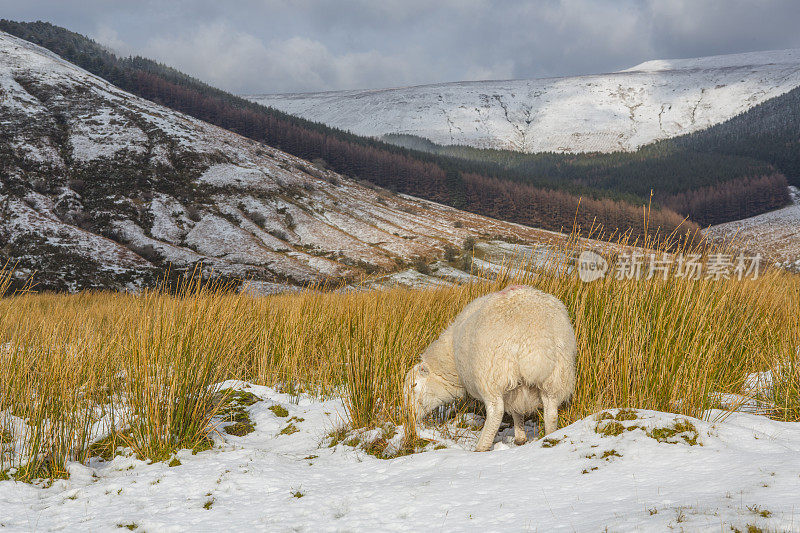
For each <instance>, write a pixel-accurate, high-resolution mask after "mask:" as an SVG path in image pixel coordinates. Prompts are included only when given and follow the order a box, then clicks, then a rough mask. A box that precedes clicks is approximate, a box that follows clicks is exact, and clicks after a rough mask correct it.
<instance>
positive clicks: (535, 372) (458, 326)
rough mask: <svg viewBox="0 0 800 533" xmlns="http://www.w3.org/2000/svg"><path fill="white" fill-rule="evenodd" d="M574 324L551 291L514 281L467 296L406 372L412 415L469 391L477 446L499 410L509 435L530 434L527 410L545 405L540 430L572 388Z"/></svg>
mask: <svg viewBox="0 0 800 533" xmlns="http://www.w3.org/2000/svg"><path fill="white" fill-rule="evenodd" d="M576 352H577V348H576V344H575V332H574V331H573V329H572V324H570V320H569V315H568V313H567V309H566V307H565V306H564V304H563V303H562V302H561V300H559V299H558V298H556V297H555V296H552V295H550V294H547V293H545V292H542V291H540V290H537V289H534V288H532V287H528V286H524V285H512V286H510V287H507V288H506V289H504V290H502V291H500V292H495V293H492V294H488V295H486V296H483V297H482V298H477V299H476V300H474V301H472V302H470V304H469V305H467V306H466V307H465V308H464V310H463V311H462V312H461V313H460V314H459V315H458V316H457V317H456V318H455V319H454V320H453V323H452V324H450V326H449V327H448V328H447V329H446V330H445V331H444V333H442V334H441V335H440V336H439V338H438V339H436V340H435V341H434V342H433V343H431V345H430V346H428V348H427V349H426V350H425V351H424V352H423V354H422V362H420V363H418V364H417V365H415V366H414V367H413V368H412V369H411V370H410V371H409V372H408V374H407V375H406V381H405V391H406V395H407V398H408V399H409V401H410V402H411V407H412V408H413V409H414V412H415V415H416V417H417V420H419V419H421V418H422V417H424V416H425V415H426V414H428V413H430V412H431V411H432V410H433V409H435V408H437V407H439V406H440V405H443V404H446V403H449V402H451V401H453V400H455V399H457V398H462V397H464V396H465V395H466V394H469V395H470V396H472V397H473V398H476V399H479V400H481V401H483V403H484V405H485V406H486V422H485V424H484V426H483V431H482V432H481V435H480V438H479V439H478V444H477V446H476V447H475V451H479V452H482V451H487V450H489V449H490V448H491V447H492V444H493V443H494V437H495V435H497V431H498V430H499V429H500V423H501V422H502V419H503V413H504V412H508V413H510V414H511V416H512V417H513V419H514V442H515V443H516V444H518V445H521V444H524V443H525V441H526V440H527V437H526V434H525V428H524V421H525V416H526V415H529V414H531V413H533V412H534V411H535V410H536V409H539V408H541V407H544V431H545V434H547V433H550V432H552V431H555V429H556V425H557V423H558V407H559V406H560V405H561V404H562V403H563V402H565V401H566V400H568V399H569V398H570V396H571V395H572V392H573V389H574V388H575V355H576Z"/></svg>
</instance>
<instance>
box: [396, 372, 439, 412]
mask: <svg viewBox="0 0 800 533" xmlns="http://www.w3.org/2000/svg"><path fill="white" fill-rule="evenodd" d="M437 385H438V380H437V376H435V375H433V374H431V372H430V369H429V368H428V366H427V365H426V364H425V363H418V364H416V365H414V366H413V367H412V368H411V370H409V371H408V374H406V381H405V385H404V391H405V394H406V401H407V402H408V406H409V407H410V408H411V409H413V411H414V415H415V416H416V419H417V420H420V419H421V418H423V417H424V416H425V415H427V414H428V413H430V412H431V411H433V410H434V409H436V408H437V407H439V406H440V405H442V403H443V402H442V398H441V394H438V392H439V390H438V389H439V387H438V386H437Z"/></svg>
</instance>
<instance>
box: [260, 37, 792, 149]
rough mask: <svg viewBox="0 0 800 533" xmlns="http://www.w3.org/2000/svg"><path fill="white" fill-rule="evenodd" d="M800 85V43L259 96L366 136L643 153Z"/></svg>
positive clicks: (281, 107)
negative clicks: (538, 72)
mask: <svg viewBox="0 0 800 533" xmlns="http://www.w3.org/2000/svg"><path fill="white" fill-rule="evenodd" d="M798 85H800V49H796V50H780V51H771V52H753V53H745V54H734V55H723V56H713V57H702V58H697V59H678V60H657V61H647V62H645V63H642V64H640V65H637V66H635V67H632V68H629V69H627V70H623V71H620V72H614V73H610V74H597V75H590V76H577V77H568V78H548V79H533V80H510V81H480V82H459V83H445V84H438V85H425V86H419V87H406V88H396V89H384V90H366V91H340V92H325V93H309V94H275V95H271V94H267V95H256V96H250V97H249V98H250V99H251V100H253V101H255V102H258V103H261V104H264V105H268V106H271V107H274V108H276V109H279V110H282V111H285V112H287V113H291V114H295V115H299V116H301V117H304V118H307V119H310V120H314V121H317V122H322V123H325V124H328V125H330V126H335V127H337V128H341V129H344V130H349V131H352V132H353V133H356V134H359V135H367V136H376V137H378V136H382V135H386V134H391V133H398V134H408V135H416V136H419V137H424V138H427V139H430V140H431V141H433V142H435V143H438V144H465V145H470V146H475V147H479V148H497V149H511V150H518V151H523V152H531V153H532V152H545V151H555V152H587V151H601V152H611V151H618V150H635V149H636V148H638V147H640V146H642V145H644V144H648V143H650V142H653V141H655V140H659V139H665V138H668V137H673V136H676V135H680V134H684V133H689V132H692V131H696V130H699V129H702V128H705V127H708V126H711V125H713V124H716V123H719V122H722V121H725V120H727V119H729V118H731V117H733V116H735V115H737V114H739V113H742V112H743V111H746V110H747V109H749V108H751V107H753V106H754V105H756V104H759V103H761V102H763V101H765V100H767V99H769V98H772V97H775V96H778V95H780V94H783V93H785V92H787V91H789V90H791V89H793V88H795V87H797V86H798Z"/></svg>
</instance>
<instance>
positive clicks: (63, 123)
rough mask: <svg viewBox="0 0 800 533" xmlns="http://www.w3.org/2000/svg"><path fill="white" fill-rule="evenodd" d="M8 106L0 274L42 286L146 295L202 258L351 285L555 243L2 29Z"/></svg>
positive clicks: (242, 271)
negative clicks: (147, 91) (460, 254)
mask: <svg viewBox="0 0 800 533" xmlns="http://www.w3.org/2000/svg"><path fill="white" fill-rule="evenodd" d="M0 96H2V98H0V123H2V132H3V135H2V136H0V177H2V180H0V264H2V263H4V262H6V261H9V262H10V263H11V264H12V265H16V269H17V273H18V274H19V275H29V274H32V273H34V272H37V274H36V275H35V280H36V281H37V282H38V284H39V285H38V288H39V289H53V290H79V289H87V288H116V289H120V288H129V289H135V288H137V287H140V286H142V285H146V284H149V283H152V282H154V280H156V279H157V278H158V276H160V275H161V274H162V273H163V271H164V269H165V268H166V267H167V266H168V265H172V266H173V267H174V268H177V269H185V268H191V267H192V266H193V265H196V264H198V263H202V264H204V265H205V266H206V267H208V268H211V269H213V271H214V273H215V274H217V275H221V276H228V277H236V278H252V279H254V280H256V281H258V282H260V284H261V285H260V286H261V287H262V288H265V289H269V288H270V284H273V283H274V284H286V283H291V284H305V283H311V282H320V281H324V280H326V279H337V280H351V281H352V280H357V279H359V278H360V277H362V276H364V275H367V274H378V273H381V272H392V271H398V270H401V269H404V268H408V266H409V265H410V264H413V263H415V262H416V263H421V264H425V262H430V261H433V260H434V259H435V258H437V257H440V256H442V255H443V254H444V253H445V251H446V250H452V249H453V248H454V247H458V248H460V247H461V246H462V245H463V243H464V241H465V240H466V239H467V238H469V237H472V238H473V239H474V238H476V237H477V238H484V239H486V238H493V239H501V240H507V241H511V242H537V241H540V240H547V239H548V238H552V237H553V234H550V233H547V232H542V231H538V230H534V229H531V228H526V227H523V226H519V225H515V224H510V223H506V222H500V221H496V220H492V219H489V218H486V217H482V216H478V215H473V214H469V213H464V212H462V211H458V210H456V209H453V208H449V207H445V206H442V205H440V204H436V203H433V202H428V201H424V200H420V199H416V198H412V197H408V196H405V195H399V194H394V193H391V192H388V191H386V190H382V189H379V188H377V187H375V186H373V185H371V184H364V183H361V182H358V181H355V180H353V179H350V178H347V177H344V176H341V175H338V174H336V173H334V172H331V171H329V170H326V169H325V168H324V165H323V164H322V163H320V162H317V163H315V164H312V163H309V162H307V161H304V160H302V159H299V158H297V157H294V156H291V155H289V154H287V153H285V152H282V151H280V150H277V149H274V148H271V147H269V146H266V145H264V144H261V143H258V142H255V141H253V140H250V139H246V138H244V137H241V136H239V135H237V134H234V133H231V132H229V131H226V130H223V129H221V128H219V127H216V126H212V125H210V124H207V123H205V122H202V121H200V120H197V119H195V118H192V117H189V116H186V115H183V114H181V113H177V112H175V111H173V110H170V109H168V108H165V107H163V106H161V105H157V104H155V103H153V102H151V101H148V100H144V99H142V98H139V97H137V96H134V95H132V94H130V93H127V92H125V91H123V90H121V89H119V88H117V87H115V86H113V85H111V84H110V83H108V82H107V81H105V80H103V79H101V78H99V77H97V76H95V75H92V74H90V73H89V72H87V71H85V70H82V69H80V68H78V67H77V66H75V65H73V64H71V63H69V62H67V61H64V60H63V59H61V58H60V57H58V56H56V55H55V54H53V53H51V52H49V51H47V50H45V49H43V48H41V47H39V46H36V45H34V44H31V43H29V42H27V41H24V40H22V39H19V38H16V37H13V36H11V35H9V34H6V33H2V32H0Z"/></svg>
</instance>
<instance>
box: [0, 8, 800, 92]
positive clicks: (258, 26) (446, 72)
mask: <svg viewBox="0 0 800 533" xmlns="http://www.w3.org/2000/svg"><path fill="white" fill-rule="evenodd" d="M0 17H3V18H9V19H13V20H37V19H39V20H45V21H49V22H52V23H54V24H58V25H61V26H65V27H67V28H69V29H71V30H74V31H77V32H79V33H83V34H86V35H89V36H91V37H92V38H94V39H95V40H97V41H99V42H101V43H103V44H105V45H107V46H109V47H110V48H112V49H114V50H115V51H117V52H120V53H123V54H126V55H127V54H139V55H144V56H147V57H150V58H153V59H157V60H159V61H162V62H164V63H167V64H169V65H171V66H174V67H177V68H178V69H180V70H182V71H184V72H187V73H189V74H192V75H194V76H196V77H198V78H201V79H203V80H205V81H207V82H209V83H211V84H213V85H216V86H219V87H222V88H224V89H227V90H230V91H233V92H237V93H265V92H270V93H273V92H294V91H322V90H336V89H355V88H378V87H396V86H402V85H417V84H423V83H436V82H443V81H457V80H478V79H507V78H531V77H545V76H569V75H574V74H588V73H599V72H609V71H614V70H619V69H622V68H627V67H630V66H633V65H635V64H637V63H640V62H642V61H646V60H648V59H667V58H681V57H696V56H703V55H713V54H725V53H736V52H746V51H754V50H771V49H780V48H800V32H798V31H797V23H798V22H799V21H800V2H798V1H797V0H749V1H745V0H540V1H512V0H225V1H222V0H162V1H151V0H136V1H131V0H127V1H118V0H80V1H70V0H0Z"/></svg>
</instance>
